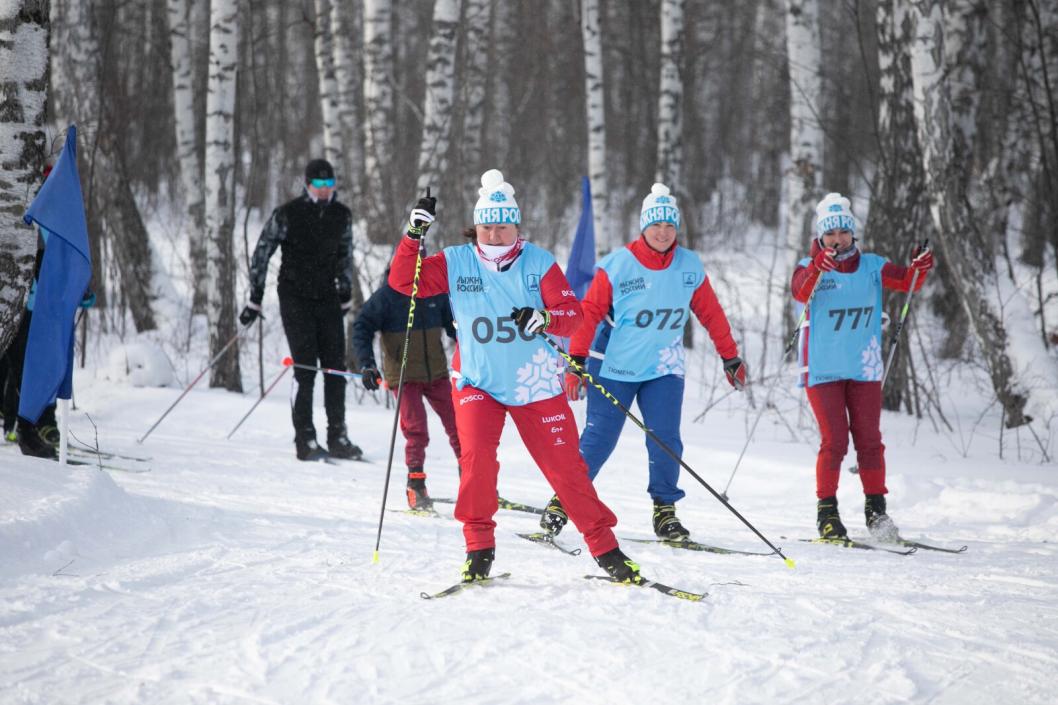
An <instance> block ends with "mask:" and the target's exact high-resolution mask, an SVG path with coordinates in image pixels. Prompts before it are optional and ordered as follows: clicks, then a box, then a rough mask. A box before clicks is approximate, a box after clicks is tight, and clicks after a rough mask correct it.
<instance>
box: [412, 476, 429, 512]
mask: <svg viewBox="0 0 1058 705" xmlns="http://www.w3.org/2000/svg"><path fill="white" fill-rule="evenodd" d="M408 507H410V508H411V509H415V510H418V511H424V512H426V511H430V510H431V509H433V500H432V499H430V495H429V494H427V492H426V473H424V472H423V471H422V468H408Z"/></svg>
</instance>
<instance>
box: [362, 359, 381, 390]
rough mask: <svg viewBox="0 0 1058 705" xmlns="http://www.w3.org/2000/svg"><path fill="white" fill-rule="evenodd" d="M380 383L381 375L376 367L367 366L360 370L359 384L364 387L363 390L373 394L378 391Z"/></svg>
mask: <svg viewBox="0 0 1058 705" xmlns="http://www.w3.org/2000/svg"><path fill="white" fill-rule="evenodd" d="M381 383H382V375H381V374H379V371H378V368H377V367H375V366H374V365H367V366H366V367H361V368H360V384H362V385H364V389H366V390H367V391H369V392H373V391H375V390H376V389H378V387H379V385H380V384H381Z"/></svg>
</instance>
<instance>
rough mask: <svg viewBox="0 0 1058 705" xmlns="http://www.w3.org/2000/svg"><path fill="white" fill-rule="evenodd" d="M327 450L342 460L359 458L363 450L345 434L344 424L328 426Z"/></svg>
mask: <svg viewBox="0 0 1058 705" xmlns="http://www.w3.org/2000/svg"><path fill="white" fill-rule="evenodd" d="M327 452H328V453H330V454H331V455H332V456H333V457H335V458H341V459H342V460H360V458H362V457H364V451H362V450H360V447H359V446H357V445H355V444H354V443H352V442H351V441H350V440H349V437H348V436H347V435H345V424H342V425H341V426H337V427H335V426H331V427H328V429H327Z"/></svg>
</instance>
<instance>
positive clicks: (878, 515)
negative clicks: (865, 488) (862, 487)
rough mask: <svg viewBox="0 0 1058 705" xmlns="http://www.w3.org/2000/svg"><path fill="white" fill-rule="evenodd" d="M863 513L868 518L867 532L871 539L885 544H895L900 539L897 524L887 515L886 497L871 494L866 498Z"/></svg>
mask: <svg viewBox="0 0 1058 705" xmlns="http://www.w3.org/2000/svg"><path fill="white" fill-rule="evenodd" d="M863 513H864V515H865V516H866V517H867V531H869V532H870V534H871V538H873V539H874V540H876V541H881V542H883V543H893V542H894V541H896V540H897V539H899V538H900V531H899V529H897V528H896V524H894V523H893V520H892V519H890V518H889V515H888V514H886V513H885V495H884V494H869V495H867V496H866V497H865V498H864V503H863Z"/></svg>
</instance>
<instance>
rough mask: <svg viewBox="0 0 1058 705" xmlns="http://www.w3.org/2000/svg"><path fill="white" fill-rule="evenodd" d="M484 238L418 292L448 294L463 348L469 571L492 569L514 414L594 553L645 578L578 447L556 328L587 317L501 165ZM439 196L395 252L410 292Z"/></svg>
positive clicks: (459, 513)
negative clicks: (502, 453)
mask: <svg viewBox="0 0 1058 705" xmlns="http://www.w3.org/2000/svg"><path fill="white" fill-rule="evenodd" d="M481 185H482V186H481V189H479V191H478V195H479V199H478V202H477V204H476V205H475V208H474V230H472V231H470V236H471V237H472V238H473V239H472V241H471V242H469V243H467V244H465V245H458V246H454V247H448V248H445V249H444V250H442V251H441V252H439V253H437V254H434V255H431V256H429V257H426V258H425V259H423V260H422V264H421V270H420V273H419V279H418V291H417V292H416V293H417V296H420V297H427V296H436V295H438V294H444V293H447V294H448V295H449V300H450V302H451V305H452V313H453V315H454V317H455V321H456V331H457V336H458V343H459V347H458V349H457V351H456V354H455V355H454V356H453V359H452V367H453V369H454V375H453V378H454V382H453V391H452V400H453V402H454V405H455V410H456V427H457V429H458V432H459V445H460V448H461V451H462V452H461V455H460V466H461V467H462V469H463V473H462V475H461V477H460V482H459V499H458V500H457V501H456V508H455V517H456V519H458V520H459V521H461V522H463V536H464V539H465V540H466V548H467V560H466V563H464V565H463V575H462V578H463V581H464V582H472V581H475V580H481V579H484V578H487V577H488V574H489V570H490V568H491V566H492V562H493V560H494V558H495V555H496V538H495V529H496V522H495V521H493V519H492V517H493V515H494V514H495V513H496V509H497V503H496V477H497V474H498V472H499V462H498V461H497V458H496V449H497V447H498V446H499V443H500V435H501V434H502V432H503V426H504V423H505V422H506V419H507V416H508V415H510V416H511V418H512V419H514V424H515V426H517V428H518V433H519V434H520V435H521V437H522V441H523V442H524V443H525V448H526V450H527V451H528V452H529V455H531V456H532V458H533V460H534V461H535V462H536V464H537V466H538V467H539V468H540V470H541V471H542V472H543V473H544V476H545V477H546V478H547V481H548V483H550V485H551V487H552V488H553V489H554V490H555V492H556V493H557V495H558V496H559V497H561V498H562V501H563V502H564V503H565V506H566V507H568V509H569V516H570V518H571V519H572V520H573V523H574V524H576V526H577V528H578V529H579V530H580V532H581V533H582V534H583V535H584V541H585V543H586V544H587V545H588V550H589V551H590V552H591V554H592V556H594V557H595V560H596V561H597V562H598V563H599V565H600V566H602V567H603V568H604V569H605V570H606V572H607V573H609V574H610V576H612V577H614V578H616V579H618V580H621V581H627V582H634V583H637V584H638V583H640V582H641V581H642V578H641V576H640V574H639V566H638V565H636V564H635V563H634V562H633V561H632V560H631V559H629V558H628V556H626V555H624V553H622V552H621V549H620V548H619V547H618V543H617V537H616V536H614V533H613V527H614V526H616V524H617V518H616V517H615V516H614V514H613V512H611V511H610V510H609V508H607V506H606V505H605V504H603V503H602V501H601V500H600V499H599V497H598V495H597V494H596V493H595V487H594V486H592V484H591V481H590V480H588V469H587V467H586V466H585V464H584V459H583V458H582V457H581V455H580V453H579V452H578V451H577V424H576V421H575V420H574V418H573V412H572V410H571V409H570V407H569V403H568V402H567V401H566V398H565V396H564V395H563V393H562V375H561V370H562V363H561V359H560V358H559V357H558V356H557V355H556V354H555V353H554V351H553V350H552V349H551V348H550V347H549V346H548V345H547V343H546V341H545V340H544V339H543V337H542V336H543V335H544V334H545V333H551V334H553V335H569V334H571V333H572V332H573V330H574V329H575V328H576V327H577V324H578V322H579V320H580V316H581V308H580V304H579V303H578V302H577V298H576V297H575V296H574V295H573V292H572V291H571V290H570V286H569V282H568V281H567V280H566V277H565V275H564V274H563V273H562V270H561V269H559V267H558V265H557V264H556V263H555V258H554V257H553V256H552V255H551V254H550V253H549V252H547V251H546V250H543V249H542V248H539V247H537V246H535V245H533V244H532V243H529V242H526V241H525V240H523V239H522V238H521V236H520V233H519V224H520V223H521V210H520V209H519V207H518V203H517V201H515V199H514V188H513V187H512V186H511V185H510V184H509V183H507V182H506V181H504V179H503V174H502V173H500V172H499V171H498V170H496V169H490V170H489V171H487V172H485V174H483V175H482V177H481ZM434 205H435V199H432V198H429V197H427V198H423V199H420V200H419V204H418V206H417V207H416V208H415V209H414V210H413V211H412V213H411V219H410V221H411V222H410V226H409V228H408V231H407V236H406V237H404V238H402V240H401V243H400V245H398V246H397V250H396V252H395V254H394V255H393V263H392V266H391V268H390V272H389V285H390V286H392V287H393V288H394V289H396V290H397V291H399V292H401V293H402V294H405V295H411V291H412V283H413V281H414V279H415V271H416V260H417V253H418V252H419V247H420V238H421V237H422V235H423V233H424V232H425V230H426V229H427V228H428V227H429V226H430V223H432V222H433V220H434V216H433V213H434Z"/></svg>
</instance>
